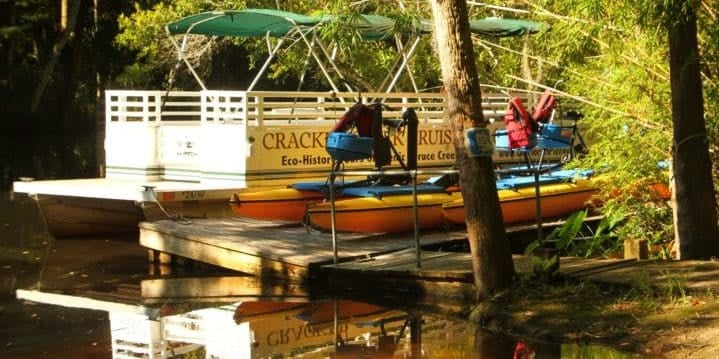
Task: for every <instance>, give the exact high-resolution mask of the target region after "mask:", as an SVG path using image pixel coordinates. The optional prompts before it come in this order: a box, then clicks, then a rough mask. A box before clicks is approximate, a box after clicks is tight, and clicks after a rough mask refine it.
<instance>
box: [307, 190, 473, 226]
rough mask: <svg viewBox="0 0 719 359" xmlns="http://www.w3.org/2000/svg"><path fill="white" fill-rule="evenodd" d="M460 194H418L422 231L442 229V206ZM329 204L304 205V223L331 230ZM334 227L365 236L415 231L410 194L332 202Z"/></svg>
mask: <svg viewBox="0 0 719 359" xmlns="http://www.w3.org/2000/svg"><path fill="white" fill-rule="evenodd" d="M458 196H459V193H455V194H449V193H445V192H440V193H420V194H418V195H417V212H418V218H419V223H420V228H421V229H431V228H439V227H441V226H442V203H445V202H447V201H450V200H452V199H453V198H456V197H458ZM331 220H332V219H331V213H330V203H329V202H324V203H311V204H309V205H308V206H307V217H306V221H307V223H308V224H309V225H310V226H311V227H313V228H319V229H323V230H330V229H331V228H332V224H331ZM335 225H336V229H337V230H338V231H343V232H364V233H380V232H387V233H397V232H408V231H412V230H414V212H413V200H412V195H411V194H403V195H392V196H385V197H379V198H378V197H359V198H352V199H344V200H342V201H339V202H336V203H335Z"/></svg>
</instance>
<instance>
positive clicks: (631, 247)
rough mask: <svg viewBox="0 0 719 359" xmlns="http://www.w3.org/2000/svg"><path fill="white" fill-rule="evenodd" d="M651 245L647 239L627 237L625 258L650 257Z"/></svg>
mask: <svg viewBox="0 0 719 359" xmlns="http://www.w3.org/2000/svg"><path fill="white" fill-rule="evenodd" d="M648 258H649V247H648V246H647V240H646V239H625V240H624V259H648Z"/></svg>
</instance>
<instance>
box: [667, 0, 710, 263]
mask: <svg viewBox="0 0 719 359" xmlns="http://www.w3.org/2000/svg"><path fill="white" fill-rule="evenodd" d="M664 4H665V6H667V8H666V9H665V11H666V17H665V24H666V26H667V30H668V35H669V68H670V72H669V76H670V83H671V92H672V122H673V125H674V149H673V151H672V153H673V161H672V165H673V170H674V184H675V185H674V201H675V203H674V204H675V205H674V230H675V235H676V240H677V241H678V243H679V253H678V257H679V258H680V259H709V258H711V257H719V228H718V227H717V210H716V197H715V193H714V185H713V183H712V177H711V160H710V158H709V145H708V142H707V130H706V124H705V121H704V98H703V93H702V79H701V73H700V71H701V70H700V55H699V47H698V46H697V20H696V13H695V9H694V4H698V2H696V1H690V0H670V1H664Z"/></svg>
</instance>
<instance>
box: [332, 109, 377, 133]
mask: <svg viewBox="0 0 719 359" xmlns="http://www.w3.org/2000/svg"><path fill="white" fill-rule="evenodd" d="M372 121H373V110H372V108H371V107H369V106H366V105H363V104H361V103H359V102H358V103H356V104H354V105H353V106H352V107H350V109H349V111H347V112H346V113H345V114H344V115H342V117H340V120H339V121H338V122H337V123H336V124H335V126H334V127H332V130H330V132H347V131H349V130H351V129H352V126H355V127H357V134H358V135H359V136H360V137H372Z"/></svg>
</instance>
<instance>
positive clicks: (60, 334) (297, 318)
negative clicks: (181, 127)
mask: <svg viewBox="0 0 719 359" xmlns="http://www.w3.org/2000/svg"><path fill="white" fill-rule="evenodd" d="M0 238H1V239H0V294H1V296H0V323H2V325H0V353H2V354H1V355H0V357H2V358H47V357H53V358H54V357H59V358H111V357H113V350H115V354H116V355H119V353H121V354H124V355H128V356H141V355H149V354H148V353H151V352H154V353H155V354H156V355H158V357H159V355H161V354H162V351H163V350H164V352H165V354H166V355H168V356H172V355H175V356H178V357H186V358H205V357H208V358H209V357H212V358H269V357H271V358H289V357H303V358H327V357H334V358H345V357H346V358H624V357H628V356H627V355H625V354H622V353H619V352H616V351H613V350H611V349H607V348H602V347H596V346H584V345H575V344H562V345H559V344H549V343H538V342H532V341H528V340H521V338H513V337H510V336H506V335H501V334H496V333H491V332H488V331H486V330H483V329H481V328H478V327H475V326H473V325H471V324H470V323H468V322H466V321H464V320H462V319H459V318H455V317H448V316H446V315H441V314H437V313H432V312H428V311H425V310H408V309H406V308H405V309H402V308H392V307H391V306H388V305H387V306H386V305H384V304H383V303H382V301H379V302H375V301H373V302H372V303H367V302H363V301H358V300H353V299H352V298H323V299H315V298H310V297H309V296H308V295H305V294H303V292H300V293H299V294H298V295H295V296H293V297H273V295H272V294H271V293H268V292H266V291H265V292H264V293H263V294H262V296H261V297H258V295H257V294H255V295H251V294H248V293H252V291H253V288H254V286H255V285H256V282H255V280H254V279H253V278H250V277H242V276H239V275H238V274H237V273H234V272H229V271H225V270H222V269H218V268H210V267H202V268H197V267H195V268H177V267H174V268H169V267H163V266H157V265H152V264H149V263H148V259H147V252H146V250H144V249H143V248H141V247H139V245H138V244H137V240H136V238H90V239H68V240H59V241H55V240H54V239H53V238H51V236H49V235H48V234H47V233H46V230H45V227H44V225H43V223H42V220H41V217H40V215H39V213H38V210H37V208H36V207H35V204H34V202H33V201H32V200H30V199H28V198H27V197H25V196H24V195H21V194H18V195H16V197H15V198H14V199H13V198H12V197H11V196H10V195H9V194H7V193H5V194H2V196H1V197H0ZM243 283H245V284H243ZM15 289H25V290H24V291H19V292H18V296H20V297H25V298H31V299H32V301H31V300H19V299H16V298H15ZM242 296H244V297H242ZM36 302H42V303H44V304H39V303H36ZM143 353H144V354H143Z"/></svg>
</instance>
